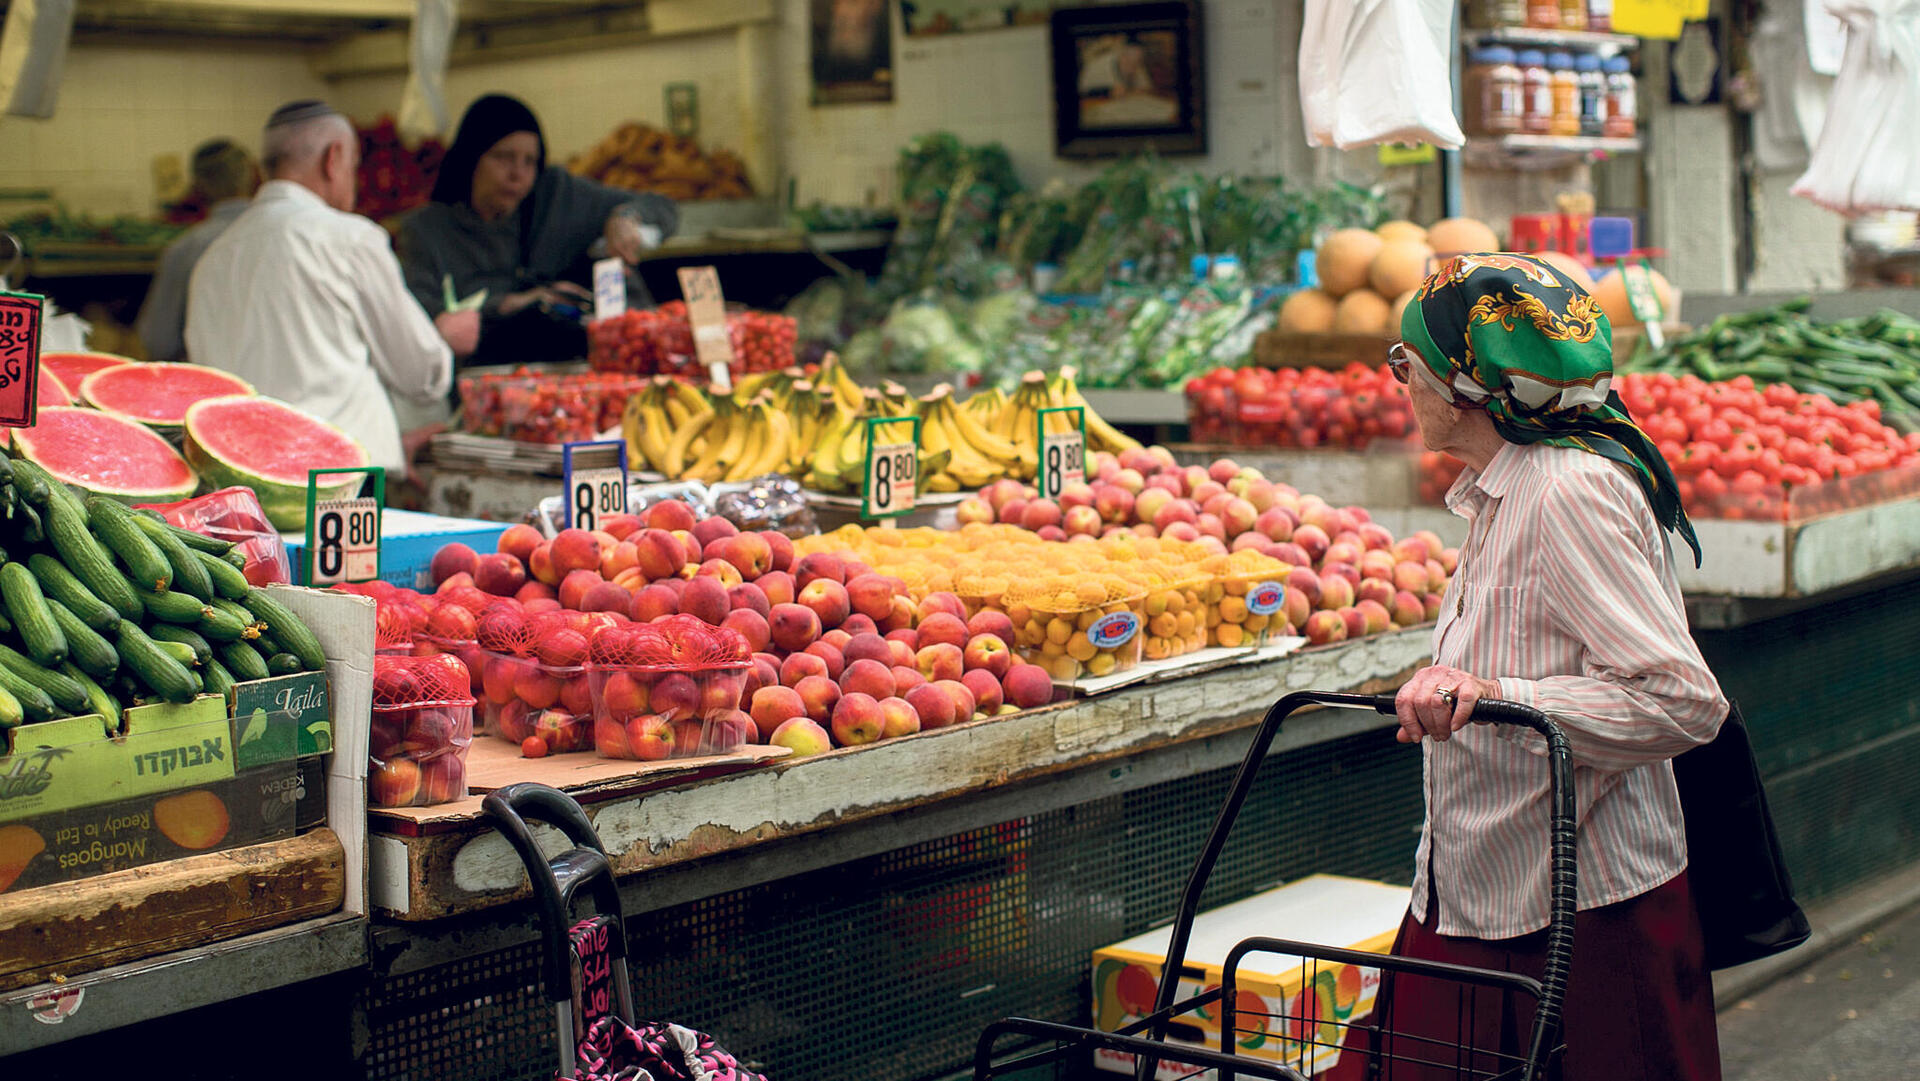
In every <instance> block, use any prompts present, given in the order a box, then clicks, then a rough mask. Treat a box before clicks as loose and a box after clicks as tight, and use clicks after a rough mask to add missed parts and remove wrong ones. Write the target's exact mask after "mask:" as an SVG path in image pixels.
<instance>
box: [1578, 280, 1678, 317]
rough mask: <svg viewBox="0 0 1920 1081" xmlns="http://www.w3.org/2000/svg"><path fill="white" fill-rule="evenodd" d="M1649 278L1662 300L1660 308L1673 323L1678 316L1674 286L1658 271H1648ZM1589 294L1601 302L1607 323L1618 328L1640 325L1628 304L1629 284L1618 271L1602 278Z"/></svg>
mask: <svg viewBox="0 0 1920 1081" xmlns="http://www.w3.org/2000/svg"><path fill="white" fill-rule="evenodd" d="M1647 277H1648V279H1649V280H1651V281H1652V282H1653V291H1654V293H1655V294H1656V295H1657V296H1659V298H1660V307H1661V308H1662V309H1663V310H1664V311H1665V312H1666V319H1667V321H1669V322H1671V321H1672V320H1673V319H1674V317H1675V316H1676V315H1677V314H1678V313H1676V312H1675V311H1674V310H1673V286H1672V285H1671V284H1669V283H1668V282H1667V279H1666V278H1665V276H1663V275H1662V274H1661V273H1660V272H1659V271H1657V270H1651V269H1650V270H1648V271H1647ZM1588 292H1591V293H1592V294H1593V299H1594V300H1597V301H1599V302H1600V310H1601V311H1603V312H1606V313H1607V322H1609V323H1612V324H1613V325H1614V326H1616V327H1631V326H1639V325H1640V320H1638V319H1636V318H1634V315H1633V306H1632V305H1630V304H1628V303H1627V283H1626V281H1625V280H1624V279H1622V278H1621V277H1620V272H1619V271H1618V270H1613V271H1609V272H1608V273H1607V274H1605V275H1604V276H1602V277H1601V279H1600V280H1599V281H1597V282H1594V283H1593V288H1592V289H1590V290H1588Z"/></svg>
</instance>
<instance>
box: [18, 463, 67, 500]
mask: <svg viewBox="0 0 1920 1081" xmlns="http://www.w3.org/2000/svg"><path fill="white" fill-rule="evenodd" d="M20 461H23V462H26V459H25V458H22V459H20ZM59 483H60V482H59V481H57V480H54V479H53V475H52V474H51V473H48V472H47V471H46V470H44V469H42V468H40V466H39V465H38V464H36V463H34V462H27V464H26V465H25V466H16V468H15V469H14V471H13V490H14V491H16V492H18V493H20V498H21V499H23V500H25V501H26V502H27V503H28V504H30V505H32V506H35V507H44V506H46V505H47V501H48V500H49V499H52V498H53V485H56V484H59Z"/></svg>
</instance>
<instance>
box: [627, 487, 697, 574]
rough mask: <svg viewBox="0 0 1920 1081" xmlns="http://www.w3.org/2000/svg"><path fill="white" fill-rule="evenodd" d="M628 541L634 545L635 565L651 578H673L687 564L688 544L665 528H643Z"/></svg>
mask: <svg viewBox="0 0 1920 1081" xmlns="http://www.w3.org/2000/svg"><path fill="white" fill-rule="evenodd" d="M683 505H684V504H683ZM627 543H628V544H631V545H633V550H634V565H635V566H637V567H639V568H640V573H642V574H644V575H646V576H647V577H648V578H650V579H653V578H672V577H673V576H674V575H676V574H679V573H680V568H681V567H683V566H686V563H687V546H686V545H685V544H682V543H681V542H680V538H679V537H676V536H674V535H673V534H671V533H669V532H667V531H666V530H664V529H644V530H641V531H640V532H639V533H635V534H633V535H632V539H630V540H628V541H627Z"/></svg>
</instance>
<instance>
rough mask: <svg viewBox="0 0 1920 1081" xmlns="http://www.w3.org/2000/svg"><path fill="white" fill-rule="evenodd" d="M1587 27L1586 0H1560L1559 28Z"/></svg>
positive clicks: (1582, 28) (1578, 28)
mask: <svg viewBox="0 0 1920 1081" xmlns="http://www.w3.org/2000/svg"><path fill="white" fill-rule="evenodd" d="M1586 28H1587V0H1560V29H1562V30H1585V29H1586Z"/></svg>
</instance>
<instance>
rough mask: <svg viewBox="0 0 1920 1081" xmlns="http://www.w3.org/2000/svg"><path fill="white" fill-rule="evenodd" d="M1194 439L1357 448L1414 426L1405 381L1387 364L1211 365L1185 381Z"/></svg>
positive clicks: (1253, 444)
mask: <svg viewBox="0 0 1920 1081" xmlns="http://www.w3.org/2000/svg"><path fill="white" fill-rule="evenodd" d="M1186 393H1187V419H1188V423H1189V425H1190V426H1191V429H1192V433H1193V439H1194V441H1195V442H1197V443H1223V444H1228V445H1231V446H1244V447H1302V448H1310V447H1328V448H1335V449H1343V450H1360V449H1364V448H1366V447H1368V446H1370V445H1371V444H1372V443H1373V442H1374V441H1375V440H1376V439H1388V440H1395V441H1398V440H1402V439H1405V438H1406V437H1407V435H1408V434H1409V433H1410V432H1411V431H1412V430H1413V408H1412V406H1411V405H1410V404H1409V403H1408V401H1407V388H1406V387H1404V386H1402V385H1400V383H1399V382H1398V381H1397V380H1395V379H1394V378H1393V375H1392V373H1391V372H1389V371H1388V369H1387V366H1386V365H1384V364H1382V365H1380V366H1379V367H1377V368H1369V367H1367V366H1366V365H1364V364H1349V365H1347V366H1346V367H1345V368H1342V369H1340V370H1338V371H1330V370H1328V369H1325V368H1258V367H1248V368H1216V369H1214V370H1213V371H1210V372H1208V373H1206V374H1205V375H1202V376H1198V377H1196V378H1194V379H1192V380H1190V381H1188V383H1187V388H1186Z"/></svg>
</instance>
